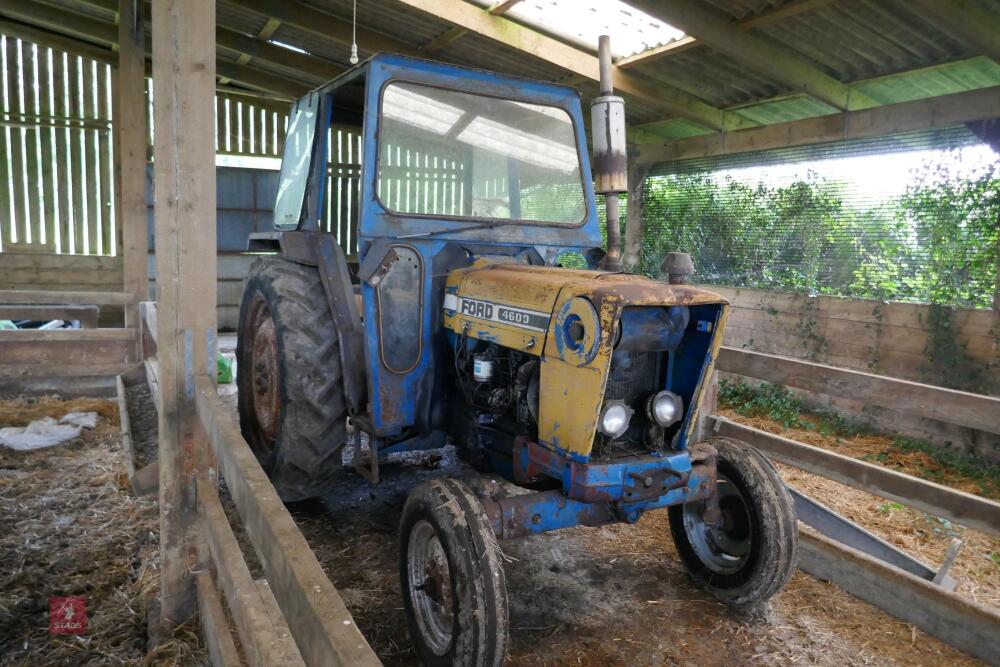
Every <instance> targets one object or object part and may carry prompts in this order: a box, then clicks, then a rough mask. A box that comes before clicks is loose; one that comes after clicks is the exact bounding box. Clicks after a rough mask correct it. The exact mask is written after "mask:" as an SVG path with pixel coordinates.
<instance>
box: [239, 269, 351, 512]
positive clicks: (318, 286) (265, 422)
mask: <svg viewBox="0 0 1000 667" xmlns="http://www.w3.org/2000/svg"><path fill="white" fill-rule="evenodd" d="M236 359H237V380H236V382H237V388H238V391H239V401H238V404H239V414H240V429H241V430H242V431H243V437H244V438H246V440H247V442H248V443H249V444H250V447H251V449H253V451H254V453H255V454H256V455H257V459H258V460H259V461H260V464H261V466H262V467H263V468H264V470H265V471H266V472H267V473H268V476H269V477H270V478H271V482H272V483H273V484H274V487H275V489H277V491H278V494H279V495H280V496H281V499H282V500H284V501H285V502H293V501H298V500H305V499H307V498H314V497H316V496H321V495H323V494H324V493H326V492H327V491H329V490H330V488H331V486H332V484H333V476H334V475H335V473H336V472H337V471H338V470H339V468H340V467H341V462H340V449H341V447H342V446H343V445H344V444H345V443H346V441H347V407H346V404H345V401H344V391H343V377H342V372H341V365H340V346H339V341H338V337H337V328H336V326H335V324H334V322H333V317H332V316H331V314H330V308H329V305H328V304H327V301H326V293H325V292H324V291H323V285H322V283H321V282H320V276H319V271H318V270H317V269H316V268H315V267H311V266H305V265H302V264H297V263H295V262H291V261H289V260H286V259H283V258H281V257H262V258H259V259H257V260H256V261H255V262H254V263H253V264H252V265H251V267H250V272H249V275H248V277H247V280H246V284H245V286H244V290H243V300H242V302H241V304H240V323H239V330H238V338H237V344H236Z"/></svg>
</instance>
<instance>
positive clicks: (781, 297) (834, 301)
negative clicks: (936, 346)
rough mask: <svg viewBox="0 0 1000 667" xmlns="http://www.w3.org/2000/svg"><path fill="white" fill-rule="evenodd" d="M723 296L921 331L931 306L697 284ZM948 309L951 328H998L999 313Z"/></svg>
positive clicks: (743, 304)
mask: <svg viewBox="0 0 1000 667" xmlns="http://www.w3.org/2000/svg"><path fill="white" fill-rule="evenodd" d="M699 287H701V288H703V289H706V290H708V291H710V292H715V293H716V294H719V295H720V296H723V297H725V298H726V300H728V301H729V302H730V303H731V304H733V305H734V306H736V307H740V308H749V309H752V310H764V311H767V310H772V309H773V310H776V311H778V312H784V313H793V314H797V313H801V312H803V311H808V312H809V313H810V314H811V315H812V316H814V317H830V318H835V319H845V320H852V321H856V322H867V323H869V324H881V325H884V326H900V327H909V328H912V329H921V330H925V329H926V328H927V326H928V313H929V311H930V310H931V308H932V307H931V306H929V305H928V304H921V303H904V302H898V301H897V302H885V301H878V300H875V299H855V298H850V297H840V296H828V295H810V294H804V293H801V292H781V291H772V290H763V289H755V288H749V287H738V288H737V287H726V286H722V285H699ZM945 309H946V310H949V311H951V312H950V315H951V320H952V328H953V329H954V330H956V331H961V332H962V333H965V334H969V335H979V336H990V335H993V334H994V333H995V332H996V331H997V329H998V327H1000V315H997V314H995V313H994V312H993V311H991V310H989V309H982V308H945Z"/></svg>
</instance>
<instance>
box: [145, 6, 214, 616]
mask: <svg viewBox="0 0 1000 667" xmlns="http://www.w3.org/2000/svg"><path fill="white" fill-rule="evenodd" d="M153 91H154V96H155V99H156V107H155V109H154V112H153V113H154V122H155V124H156V137H155V143H154V155H155V162H154V185H155V188H156V207H155V211H154V214H155V221H156V276H157V281H156V291H157V324H158V329H159V331H158V332H157V339H158V340H159V341H160V345H159V348H158V350H157V355H158V357H159V378H158V380H159V385H160V411H159V429H160V442H159V446H160V458H159V461H160V562H161V566H160V567H161V579H160V581H161V591H160V596H161V597H160V600H161V610H160V613H161V627H162V628H163V629H169V628H170V627H171V626H174V625H176V624H179V623H182V622H184V621H186V620H187V619H188V618H190V617H191V615H192V614H193V613H194V611H195V595H194V581H193V579H192V577H191V574H190V566H191V565H192V564H193V563H194V562H195V559H196V555H195V554H193V553H192V549H191V547H192V535H193V532H192V528H193V527H194V526H193V522H194V518H195V505H194V477H195V471H194V463H195V456H194V449H195V438H196V437H200V436H198V435H196V434H197V433H199V431H198V423H197V422H198V417H197V413H196V411H195V404H194V398H195V392H194V377H195V376H196V375H204V374H208V375H209V377H214V375H215V373H214V371H215V350H216V334H215V330H216V315H215V305H216V304H215V302H216V257H215V249H216V240H215V237H216V232H215V136H214V131H215V113H214V109H213V98H214V96H215V3H214V2H203V1H202V0H173V1H172V2H155V3H153Z"/></svg>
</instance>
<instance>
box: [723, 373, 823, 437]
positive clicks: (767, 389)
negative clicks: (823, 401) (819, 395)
mask: <svg viewBox="0 0 1000 667" xmlns="http://www.w3.org/2000/svg"><path fill="white" fill-rule="evenodd" d="M719 404H720V405H722V407H724V408H729V409H731V410H735V411H736V412H738V413H740V414H741V415H745V416H747V417H767V418H768V419H773V420H774V421H776V422H780V423H781V424H782V425H783V426H784V427H785V428H793V427H794V428H803V427H804V425H805V424H806V423H807V422H804V421H803V420H802V410H803V405H802V402H801V401H799V399H797V398H795V396H793V395H792V393H791V392H790V391H788V389H786V388H785V387H783V386H781V385H780V384H770V383H762V384H760V385H759V386H753V385H749V384H747V383H746V382H743V381H742V380H740V381H737V382H732V381H729V380H720V381H719Z"/></svg>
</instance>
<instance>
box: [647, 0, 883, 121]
mask: <svg viewBox="0 0 1000 667" xmlns="http://www.w3.org/2000/svg"><path fill="white" fill-rule="evenodd" d="M629 3H630V4H631V5H632V6H634V7H636V8H637V9H641V10H643V11H644V12H646V13H647V14H649V15H650V16H653V17H655V18H657V19H659V20H661V21H664V22H665V23H669V24H670V25H672V26H674V27H675V28H677V29H678V30H683V31H684V32H685V33H687V34H689V35H691V36H692V37H694V38H695V39H697V40H699V41H701V42H703V43H705V44H708V45H710V46H711V47H713V48H714V49H716V50H717V51H720V52H722V53H725V54H726V55H728V56H730V57H731V58H734V59H735V60H737V61H738V62H741V63H745V64H746V65H747V66H749V67H752V68H753V69H755V70H757V71H759V72H761V73H763V74H765V75H767V76H769V77H771V78H773V79H775V80H776V81H780V82H781V83H783V84H785V85H786V86H789V87H790V88H793V89H795V90H799V91H801V92H804V93H807V94H809V95H810V96H812V97H814V98H816V99H818V100H821V101H823V102H826V103H827V104H829V105H831V106H833V107H834V108H837V109H842V110H847V109H857V108H862V107H867V106H876V105H877V104H878V103H877V102H876V101H875V100H873V99H871V98H869V97H867V96H866V95H864V94H862V93H860V92H858V91H852V90H851V89H850V87H849V86H848V85H846V84H844V83H842V82H840V81H838V80H836V79H835V78H833V77H832V76H829V75H828V74H826V73H824V72H822V71H821V70H819V69H817V68H816V67H815V66H814V65H812V64H811V63H809V62H808V61H806V60H804V59H802V58H800V57H799V56H798V55H796V54H794V53H792V52H791V51H789V50H786V49H784V48H781V47H779V46H777V45H775V44H774V43H772V42H771V41H769V40H767V39H765V38H762V37H760V36H758V35H754V34H751V33H749V32H746V31H744V30H743V29H741V28H740V27H739V26H738V25H737V24H735V23H733V21H732V20H731V18H730V17H729V16H728V15H726V14H724V13H722V12H719V11H718V10H716V9H713V8H712V7H711V6H709V5H707V4H705V3H703V2H701V0H671V1H670V2H658V1H657V0H629Z"/></svg>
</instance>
